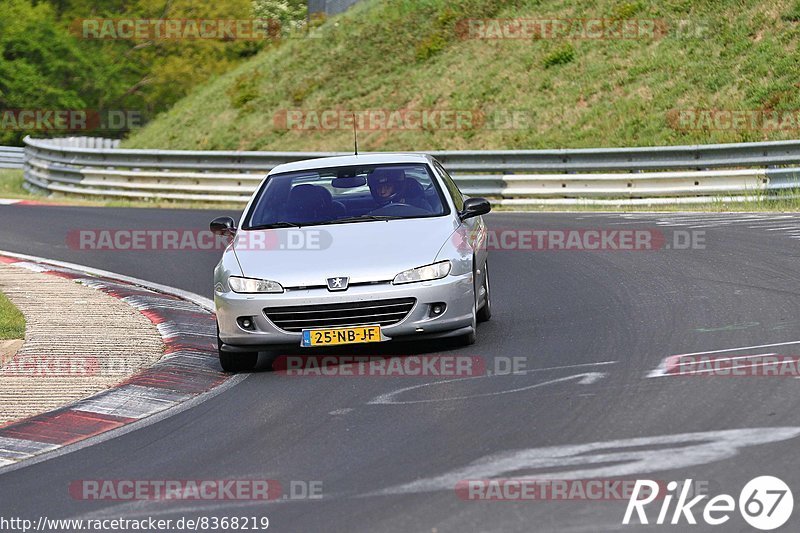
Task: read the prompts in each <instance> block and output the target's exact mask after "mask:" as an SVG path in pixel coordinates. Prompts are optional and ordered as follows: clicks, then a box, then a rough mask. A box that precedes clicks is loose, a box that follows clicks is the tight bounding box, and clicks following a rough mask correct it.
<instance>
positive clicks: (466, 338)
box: [459, 285, 478, 346]
mask: <svg viewBox="0 0 800 533" xmlns="http://www.w3.org/2000/svg"><path fill="white" fill-rule="evenodd" d="M477 340H478V293H477V291H475V287H474V285H473V289H472V331H471V332H470V333H466V334H464V335H462V336H461V337H460V338H459V341H460V342H459V344H461V345H462V346H472V345H473V344H475V341H477Z"/></svg>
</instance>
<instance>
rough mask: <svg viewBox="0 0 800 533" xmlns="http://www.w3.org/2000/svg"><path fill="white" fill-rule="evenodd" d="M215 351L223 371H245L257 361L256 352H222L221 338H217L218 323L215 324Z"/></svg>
mask: <svg viewBox="0 0 800 533" xmlns="http://www.w3.org/2000/svg"><path fill="white" fill-rule="evenodd" d="M217 351H218V352H219V364H220V366H221V367H222V370H223V371H225V372H233V373H236V372H247V371H248V370H253V369H254V368H255V367H256V364H257V363H258V352H238V353H230V352H223V351H222V339H220V338H219V325H217Z"/></svg>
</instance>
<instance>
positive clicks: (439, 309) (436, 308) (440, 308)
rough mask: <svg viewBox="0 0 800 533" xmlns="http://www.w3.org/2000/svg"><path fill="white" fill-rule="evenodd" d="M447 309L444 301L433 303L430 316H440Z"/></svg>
mask: <svg viewBox="0 0 800 533" xmlns="http://www.w3.org/2000/svg"><path fill="white" fill-rule="evenodd" d="M445 309H447V304H444V303H435V304H431V311H430V316H432V317H436V316H440V315H441V314H442V313H444V311H445Z"/></svg>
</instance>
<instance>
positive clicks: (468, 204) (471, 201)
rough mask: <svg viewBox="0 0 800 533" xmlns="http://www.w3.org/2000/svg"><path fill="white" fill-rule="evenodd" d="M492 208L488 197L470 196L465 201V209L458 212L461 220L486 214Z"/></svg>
mask: <svg viewBox="0 0 800 533" xmlns="http://www.w3.org/2000/svg"><path fill="white" fill-rule="evenodd" d="M491 210H492V204H490V203H489V200H487V199H486V198H468V199H467V200H466V201H465V202H464V209H462V210H461V212H460V213H459V214H458V218H460V219H461V220H467V219H468V218H475V217H479V216H481V215H485V214H486V213H488V212H489V211H491Z"/></svg>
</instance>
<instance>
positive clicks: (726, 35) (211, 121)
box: [124, 0, 800, 151]
mask: <svg viewBox="0 0 800 533" xmlns="http://www.w3.org/2000/svg"><path fill="white" fill-rule="evenodd" d="M512 18H513V19H519V18H525V19H535V20H537V21H544V20H553V19H561V20H571V21H572V22H570V26H569V29H568V30H567V32H568V33H571V35H567V36H565V35H561V34H559V35H558V36H554V35H552V34H545V35H539V37H540V38H536V36H529V37H526V38H524V39H478V38H468V37H470V36H472V37H475V36H477V35H482V34H481V33H480V31H481V30H480V26H479V25H476V24H479V23H473V25H472V26H469V23H467V22H465V21H466V20H473V21H474V20H481V19H512ZM575 19H603V20H606V21H608V20H609V19H626V20H628V21H635V22H636V23H637V24H640V25H646V24H647V23H648V21H651V22H654V24H655V30H654V32H653V36H651V37H648V36H646V31H645V32H644V34H645V36H644V37H642V38H631V39H619V38H614V37H613V36H612V37H611V38H601V39H597V38H591V37H592V35H591V34H590V35H588V37H587V35H581V34H580V31H581V26H580V24H579V23H578V22H575ZM506 27H508V26H506ZM470 28H472V30H470ZM476 28H477V30H476ZM584 28H585V27H584ZM484 29H492V26H484ZM494 29H495V30H496V29H497V27H494ZM470 31H472V33H470ZM476 32H477V33H476ZM550 33H552V32H550ZM640 35H642V34H640ZM553 37H556V38H553ZM799 44H800V0H661V1H650V0H627V1H614V0H460V1H455V2H454V1H452V0H363V1H362V2H360V3H358V4H356V5H355V6H354V7H353V8H352V9H351V10H350V11H348V12H347V13H345V14H344V15H340V16H338V17H333V18H331V19H329V20H327V21H325V22H324V23H323V24H321V25H320V26H319V27H317V28H315V29H314V30H312V31H311V32H310V33H309V34H308V35H305V36H299V35H298V36H297V38H293V39H286V40H285V41H284V42H283V43H282V44H281V46H278V47H273V48H270V49H267V50H265V51H264V52H262V53H260V54H259V55H257V56H255V57H253V58H252V59H250V60H248V61H247V62H245V63H243V64H242V65H240V66H239V67H237V68H236V69H234V70H233V71H230V72H228V73H226V74H224V75H222V76H220V77H217V78H215V79H212V80H210V81H208V82H207V83H206V84H204V85H201V86H199V87H196V88H195V89H194V90H193V91H192V92H191V93H190V94H189V96H188V97H186V98H184V99H183V100H181V101H180V102H178V104H177V105H175V106H174V107H173V108H172V109H171V110H170V111H168V112H166V113H163V114H161V115H160V116H158V117H157V118H156V119H155V120H154V121H152V122H151V123H150V124H149V125H147V126H146V127H144V128H143V129H141V130H139V131H136V132H134V134H133V135H132V136H131V137H130V139H128V140H127V141H126V142H125V143H124V146H126V147H131V148H164V149H241V150H311V151H318V150H321V151H328V150H331V151H343V150H349V149H350V148H351V146H352V132H351V131H348V130H347V129H346V128H336V129H325V128H318V129H313V128H312V129H303V130H296V129H286V128H285V127H284V126H283V124H282V123H281V117H282V116H283V115H282V114H284V113H285V112H286V111H287V110H302V111H303V112H304V113H305V115H303V116H304V117H306V118H304V120H305V121H306V122H307V124H306V126H309V125H311V126H313V123H314V121H313V120H309V119H308V117H311V118H313V116H316V113H318V112H321V111H324V110H340V111H342V112H344V111H362V110H372V111H375V110H389V111H393V110H450V111H470V112H472V111H480V113H482V114H483V115H484V116H486V117H489V118H490V120H489V121H488V122H486V123H481V122H480V121H476V120H474V116H473V117H472V119H473V120H472V122H473V123H472V125H471V126H470V125H469V124H468V125H467V126H465V127H459V128H455V129H453V128H443V127H437V126H436V125H434V126H432V127H427V128H422V129H420V128H417V129H405V130H402V129H401V130H386V129H378V130H375V131H362V132H361V134H360V136H359V138H360V144H361V148H362V149H363V150H434V149H454V150H455V149H536V148H569V147H599V146H637V145H667V144H687V143H709V142H738V141H756V140H767V139H787V138H796V137H797V136H798V135H799V134H800V130H799V128H800V123H798V121H797V120H795V119H796V118H797V116H798V114H799V113H798V110H800V48H799V47H798V45H799ZM709 109H714V110H738V111H741V112H742V115H740V117H741V116H744V117H745V118H744V119H741V120H743V122H742V123H740V124H738V127H736V128H730V127H728V125H727V123H726V122H725V121H724V120H723V121H722V122H716V123H714V122H709V121H707V120H700V121H688V122H687V121H686V117H687V116H690V115H686V114H685V113H684V114H683V115H682V114H681V110H709ZM759 110H763V111H766V112H767V113H773V112H777V113H778V115H775V116H778V117H779V119H778V120H777V122H776V121H775V120H772V121H770V119H768V120H767V121H766V122H765V123H761V122H757V123H755V125H753V124H752V123H751V121H752V120H756V121H758V120H759V118H758V115H757V113H758V112H759ZM513 112H518V113H520V114H521V115H520V116H521V117H522V119H524V120H517V122H516V123H514V122H511V123H507V122H505V120H504V119H502V118H501V119H500V122H501V123H502V127H499V128H498V127H491V125H490V124H491V123H492V122H493V121H496V120H497V117H508V116H509V115H510V114H512V113H513ZM748 113H749V114H748ZM698 116H703V115H698ZM754 116H755V117H757V118H756V119H753V117H754ZM767 116H773V115H767ZM276 117H277V118H276ZM719 117H722V118H723V119H724V117H725V116H724V115H717V118H719ZM773 117H774V116H773ZM706 118H708V117H707V116H706ZM276 122H277V123H276ZM467 122H470V121H467ZM687 128H688V129H687Z"/></svg>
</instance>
